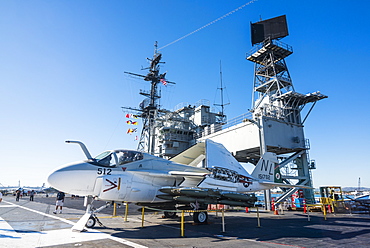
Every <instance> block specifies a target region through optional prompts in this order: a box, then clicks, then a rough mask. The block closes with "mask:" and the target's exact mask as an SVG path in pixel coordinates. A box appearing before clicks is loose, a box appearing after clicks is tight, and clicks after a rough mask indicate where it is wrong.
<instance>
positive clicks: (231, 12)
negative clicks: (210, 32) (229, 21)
mask: <svg viewBox="0 0 370 248" xmlns="http://www.w3.org/2000/svg"><path fill="white" fill-rule="evenodd" d="M257 1H258V0H252V1H249V2H248V3H245V4H243V5H242V6H240V7H238V8H236V9H234V10H232V11H230V12H229V13H227V14H225V15H223V16H221V17H219V18H217V19H216V20H214V21H211V22H210V23H207V24H206V25H204V26H203V27H200V28H198V29H197V30H194V31H193V32H191V33H188V34H187V35H184V36H182V37H180V38H178V39H177V40H175V41H172V42H171V43H168V44H167V45H165V46H163V47H160V48H159V49H158V50H161V49H163V48H166V47H168V46H170V45H172V44H175V43H176V42H178V41H180V40H182V39H185V38H186V37H188V36H190V35H192V34H194V33H196V32H199V31H200V30H202V29H204V28H206V27H208V26H210V25H212V24H215V23H216V22H218V21H220V20H222V19H224V18H225V17H228V16H229V15H231V14H234V13H235V12H237V11H239V10H241V9H243V8H244V7H246V6H248V5H249V4H252V3H254V2H257Z"/></svg>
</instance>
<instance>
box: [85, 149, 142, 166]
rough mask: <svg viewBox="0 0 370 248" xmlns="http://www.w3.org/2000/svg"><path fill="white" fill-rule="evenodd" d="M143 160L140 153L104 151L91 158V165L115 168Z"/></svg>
mask: <svg viewBox="0 0 370 248" xmlns="http://www.w3.org/2000/svg"><path fill="white" fill-rule="evenodd" d="M143 158H144V156H143V154H142V153H141V152H137V151H130V150H114V151H105V152H102V153H100V154H99V155H98V156H96V157H95V158H93V161H92V164H95V165H98V166H104V167H116V166H117V165H123V164H127V163H131V162H134V161H138V160H142V159H143Z"/></svg>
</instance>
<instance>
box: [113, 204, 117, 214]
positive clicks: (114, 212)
mask: <svg viewBox="0 0 370 248" xmlns="http://www.w3.org/2000/svg"><path fill="white" fill-rule="evenodd" d="M113 216H117V203H113Z"/></svg>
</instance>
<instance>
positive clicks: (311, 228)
mask: <svg viewBox="0 0 370 248" xmlns="http://www.w3.org/2000/svg"><path fill="white" fill-rule="evenodd" d="M99 204H100V205H103V204H104V202H99V203H98V204H97V203H96V202H95V205H96V206H99ZM64 206H65V207H64V208H63V213H62V214H53V211H54V209H55V196H52V195H51V196H50V197H45V196H40V195H37V196H36V197H35V201H34V202H30V201H29V199H28V197H26V198H23V199H20V201H15V197H13V196H6V197H4V198H3V202H1V203H0V216H1V218H0V243H1V247H12V248H14V247H79V246H81V247H110V248H114V247H354V246H356V247H368V245H369V240H370V217H369V215H354V214H353V215H348V214H346V215H344V214H336V215H333V214H331V215H328V216H327V220H324V218H323V214H322V213H321V212H313V213H310V220H308V216H307V214H304V213H303V212H298V211H284V213H280V214H279V215H274V213H273V212H271V211H268V212H264V211H263V210H261V211H260V212H259V214H260V227H258V223H257V215H256V211H255V210H253V211H250V212H249V213H246V212H245V211H233V212H231V211H228V212H225V218H224V222H225V225H224V231H225V232H223V226H222V218H221V214H220V213H218V214H217V215H216V213H210V214H209V221H208V222H209V223H208V224H207V225H194V224H193V222H192V221H191V220H192V218H191V217H190V216H189V215H188V214H187V215H185V224H184V237H181V228H180V223H181V222H180V218H174V219H165V218H163V217H162V213H161V212H149V211H147V212H145V218H144V222H143V223H142V219H141V216H142V213H141V211H140V210H141V209H139V208H138V207H137V206H135V205H133V204H130V205H129V214H128V219H127V222H125V221H124V218H123V216H124V213H125V207H121V208H118V209H117V213H116V214H117V216H116V217H112V211H113V208H106V209H104V210H103V211H102V212H100V213H99V214H98V217H99V220H100V221H101V222H102V224H103V225H104V226H99V225H98V224H97V225H96V226H95V227H94V228H93V229H87V230H86V231H85V232H72V231H71V227H72V226H73V225H74V224H75V223H76V222H77V221H78V219H79V218H81V216H82V215H83V214H84V212H85V210H84V209H85V208H84V206H83V198H75V199H72V198H70V197H67V198H66V200H65V205H64ZM138 210H139V211H138ZM142 224H143V225H144V227H142Z"/></svg>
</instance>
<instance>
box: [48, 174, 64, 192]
mask: <svg viewBox="0 0 370 248" xmlns="http://www.w3.org/2000/svg"><path fill="white" fill-rule="evenodd" d="M63 174H64V173H63V172H61V170H56V171H54V172H52V173H51V174H50V175H49V177H48V179H47V180H48V183H49V185H51V186H52V187H53V188H55V189H58V190H62V191H64V190H63V188H64V187H63V185H64V186H65V183H63V181H64V180H63V178H65V176H64V175H63Z"/></svg>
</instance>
